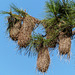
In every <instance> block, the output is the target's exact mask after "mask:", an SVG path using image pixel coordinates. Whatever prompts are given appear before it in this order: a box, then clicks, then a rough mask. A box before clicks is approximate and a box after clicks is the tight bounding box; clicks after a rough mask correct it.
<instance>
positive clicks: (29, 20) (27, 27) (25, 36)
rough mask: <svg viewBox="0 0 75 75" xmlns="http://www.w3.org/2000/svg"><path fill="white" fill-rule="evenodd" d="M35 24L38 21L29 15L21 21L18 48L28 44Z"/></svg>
mask: <svg viewBox="0 0 75 75" xmlns="http://www.w3.org/2000/svg"><path fill="white" fill-rule="evenodd" d="M36 23H37V24H38V23H39V21H38V20H37V19H35V18H34V17H32V16H29V15H27V16H26V17H25V18H24V19H23V25H22V27H21V29H20V33H19V37H18V45H19V46H20V47H27V45H28V44H29V43H30V39H31V33H32V31H33V28H34V27H35V24H36Z"/></svg>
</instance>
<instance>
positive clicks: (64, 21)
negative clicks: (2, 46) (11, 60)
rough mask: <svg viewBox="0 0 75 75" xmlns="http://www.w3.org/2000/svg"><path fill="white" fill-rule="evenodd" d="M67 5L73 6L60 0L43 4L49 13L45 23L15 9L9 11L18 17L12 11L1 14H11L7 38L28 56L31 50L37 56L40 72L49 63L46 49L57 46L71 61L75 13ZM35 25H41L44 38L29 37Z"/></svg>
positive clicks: (36, 35)
mask: <svg viewBox="0 0 75 75" xmlns="http://www.w3.org/2000/svg"><path fill="white" fill-rule="evenodd" d="M63 1H65V0H63ZM66 1H67V0H66ZM70 5H73V4H67V3H65V2H63V3H61V2H60V0H58V1H56V2H54V0H50V2H46V7H47V11H46V12H47V13H49V16H48V18H47V19H44V20H38V19H36V18H34V17H32V16H30V15H29V14H28V13H26V11H23V10H20V9H19V8H17V7H16V6H15V7H14V6H11V8H12V9H13V10H14V11H15V12H16V13H17V14H14V13H12V12H11V11H10V12H2V13H3V14H9V15H10V16H9V17H8V18H7V19H8V28H7V30H9V35H10V38H11V39H12V40H13V41H17V43H18V45H19V47H20V48H27V49H28V47H29V50H28V51H29V53H30V51H32V49H34V50H35V51H36V53H37V54H38V57H37V68H38V70H39V71H40V72H46V71H47V70H48V67H49V64H50V55H49V51H48V48H49V47H50V48H55V47H56V45H57V44H58V45H59V48H58V51H59V54H60V55H66V54H67V56H68V57H69V58H70V51H71V50H70V49H71V37H72V36H73V35H74V34H75V32H72V29H73V28H74V27H75V14H74V13H75V10H74V8H72V6H70ZM74 6H75V4H74ZM36 24H38V25H40V24H42V25H43V27H44V29H45V30H46V35H39V34H35V35H32V34H31V33H32V31H33V30H34V28H35V26H36ZM25 50H26V49H25ZM27 53H28V52H27Z"/></svg>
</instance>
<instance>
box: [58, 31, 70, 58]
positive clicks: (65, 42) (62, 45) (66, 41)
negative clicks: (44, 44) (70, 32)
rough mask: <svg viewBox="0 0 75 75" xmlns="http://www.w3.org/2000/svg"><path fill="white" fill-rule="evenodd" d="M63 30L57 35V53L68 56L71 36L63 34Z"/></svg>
mask: <svg viewBox="0 0 75 75" xmlns="http://www.w3.org/2000/svg"><path fill="white" fill-rule="evenodd" d="M64 34H65V33H64V32H61V33H60V35H59V53H60V55H66V54H68V55H67V56H68V57H69V58H70V49H71V37H68V36H67V35H64Z"/></svg>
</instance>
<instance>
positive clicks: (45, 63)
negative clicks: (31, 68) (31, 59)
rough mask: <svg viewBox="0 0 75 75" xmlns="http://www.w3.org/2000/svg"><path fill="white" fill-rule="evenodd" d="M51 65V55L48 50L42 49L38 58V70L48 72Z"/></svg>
mask: <svg viewBox="0 0 75 75" xmlns="http://www.w3.org/2000/svg"><path fill="white" fill-rule="evenodd" d="M49 64H50V55H49V51H48V48H46V47H45V48H41V50H40V51H39V53H38V58H37V68H38V70H39V71H40V72H46V71H47V70H48V67H49Z"/></svg>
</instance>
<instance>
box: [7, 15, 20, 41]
mask: <svg viewBox="0 0 75 75" xmlns="http://www.w3.org/2000/svg"><path fill="white" fill-rule="evenodd" d="M8 23H9V26H8V28H7V30H9V35H10V38H11V39H12V40H14V41H17V40H18V34H19V30H20V28H21V20H18V19H16V18H15V17H14V16H10V17H8Z"/></svg>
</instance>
